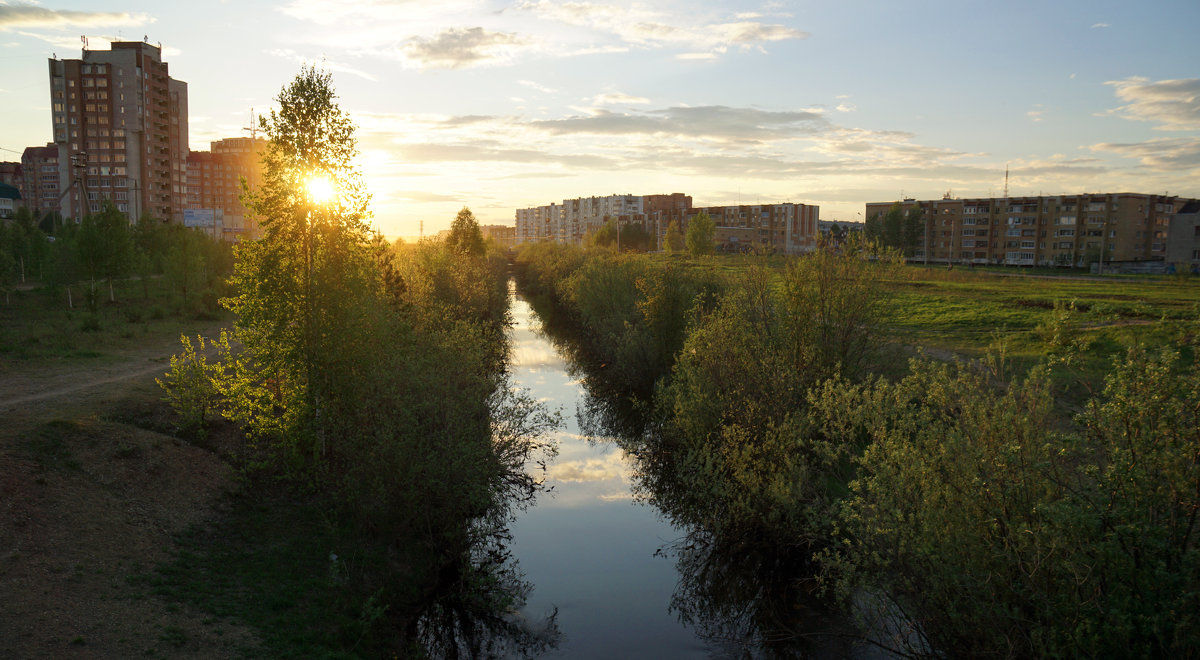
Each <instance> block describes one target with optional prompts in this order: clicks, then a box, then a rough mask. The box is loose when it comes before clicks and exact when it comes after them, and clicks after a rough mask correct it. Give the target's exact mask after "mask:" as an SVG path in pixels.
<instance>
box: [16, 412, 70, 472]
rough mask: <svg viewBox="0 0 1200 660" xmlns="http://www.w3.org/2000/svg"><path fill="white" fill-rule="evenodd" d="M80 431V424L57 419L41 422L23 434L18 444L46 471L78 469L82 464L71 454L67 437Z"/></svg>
mask: <svg viewBox="0 0 1200 660" xmlns="http://www.w3.org/2000/svg"><path fill="white" fill-rule="evenodd" d="M78 433H80V429H79V425H78V424H76V423H74V422H67V421H62V420H55V421H52V422H47V423H45V424H41V425H39V426H37V427H35V428H34V429H32V430H31V431H29V432H27V433H25V434H23V435H22V436H21V437H20V440H19V441H18V443H17V446H18V447H19V448H20V449H21V450H22V451H23V452H24V453H25V455H26V456H28V457H29V459H30V460H32V461H33V462H34V463H36V464H37V465H38V467H39V468H40V469H41V470H42V471H44V472H45V471H52V470H71V471H77V470H80V469H81V468H82V466H81V465H80V464H79V461H78V460H76V459H75V457H74V455H72V454H71V450H70V448H69V447H68V446H67V438H68V437H70V436H71V435H74V434H78Z"/></svg>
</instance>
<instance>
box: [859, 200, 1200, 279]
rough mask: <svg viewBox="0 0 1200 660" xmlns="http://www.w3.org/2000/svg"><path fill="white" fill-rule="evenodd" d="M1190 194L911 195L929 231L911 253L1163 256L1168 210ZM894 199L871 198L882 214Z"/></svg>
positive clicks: (946, 258)
mask: <svg viewBox="0 0 1200 660" xmlns="http://www.w3.org/2000/svg"><path fill="white" fill-rule="evenodd" d="M1188 201H1192V200H1187V199H1183V198H1180V197H1169V196H1165V195H1150V194H1141V193H1095V194H1079V195H1041V196H1037V197H1004V198H995V197H993V198H968V199H959V198H950V197H948V196H947V197H945V198H943V199H940V200H915V199H906V200H903V201H902V202H899V204H900V205H901V207H902V208H903V209H904V210H905V211H907V210H908V209H910V208H912V207H913V206H919V207H920V208H921V209H922V211H923V213H924V221H925V227H924V234H923V236H922V237H921V239H920V243H919V244H918V246H917V251H916V254H915V255H914V257H913V259H914V260H917V261H919V260H927V261H929V262H932V263H964V264H966V263H975V264H1008V265H1021V266H1034V265H1037V266H1051V265H1059V266H1084V265H1086V264H1089V263H1092V262H1095V261H1098V260H1100V259H1101V258H1103V260H1104V261H1105V262H1109V261H1138V260H1162V259H1165V258H1166V252H1167V232H1168V229H1169V225H1170V221H1171V217H1172V216H1173V215H1174V214H1175V213H1176V212H1177V211H1178V210H1179V209H1180V208H1182V207H1183V205H1184V204H1185V203H1186V202H1188ZM896 203H897V202H872V203H868V204H867V205H866V217H868V218H870V217H872V216H874V215H876V214H878V215H880V216H881V217H882V216H883V215H884V214H886V213H887V212H888V210H889V209H890V208H891V207H892V206H893V205H894V204H896Z"/></svg>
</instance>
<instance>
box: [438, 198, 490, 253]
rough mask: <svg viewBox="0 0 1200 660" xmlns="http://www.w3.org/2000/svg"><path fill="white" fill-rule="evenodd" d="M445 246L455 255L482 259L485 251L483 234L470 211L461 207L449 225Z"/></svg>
mask: <svg viewBox="0 0 1200 660" xmlns="http://www.w3.org/2000/svg"><path fill="white" fill-rule="evenodd" d="M446 246H447V247H449V248H450V251H451V252H454V253H456V254H468V255H473V256H476V257H482V256H483V255H484V253H485V252H486V251H487V247H486V246H485V245H484V242H483V233H482V232H481V231H480V230H479V223H478V222H477V221H476V220H475V215H474V214H473V213H471V209H469V208H467V207H465V206H464V207H463V208H462V210H461V211H459V212H458V215H457V216H455V217H454V222H453V223H451V224H450V236H449V237H447V238H446Z"/></svg>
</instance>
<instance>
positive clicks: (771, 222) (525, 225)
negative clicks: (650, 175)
mask: <svg viewBox="0 0 1200 660" xmlns="http://www.w3.org/2000/svg"><path fill="white" fill-rule="evenodd" d="M700 212H705V213H708V215H709V217H711V218H712V219H713V221H714V223H715V224H716V227H717V230H716V236H715V240H716V242H717V246H718V248H719V249H722V250H727V251H747V250H767V251H774V252H782V253H785V254H800V253H803V252H808V251H811V250H814V249H816V246H817V236H818V235H819V232H818V229H817V222H818V217H819V215H820V208H819V207H817V206H813V205H809V204H793V203H790V202H788V203H780V204H753V205H740V206H711V207H704V208H696V207H693V206H692V198H691V196H690V195H685V194H684V193H671V194H663V195H642V196H637V195H609V196H608V197H579V198H576V199H567V200H563V203H562V206H558V205H556V204H550V205H548V206H538V207H531V208H526V209H517V211H516V242H517V243H522V242H525V241H556V242H559V243H576V244H579V243H582V242H583V241H584V239H585V238H586V237H587V236H588V235H590V234H592V233H593V232H595V231H597V230H599V229H600V228H601V227H603V226H604V224H605V223H606V222H608V221H609V220H613V221H615V222H616V223H617V224H618V225H626V224H630V223H633V224H641V225H643V226H645V227H646V230H647V231H649V232H650V234H651V235H652V236H655V246H654V247H655V249H662V246H663V244H664V241H665V239H666V233H667V228H668V227H669V226H670V224H671V223H672V222H677V223H679V227H680V229H681V230H682V231H684V232H686V231H687V226H688V223H689V222H690V221H691V219H692V218H694V217H695V216H696V215H697V214H699V213H700Z"/></svg>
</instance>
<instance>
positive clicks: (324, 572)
mask: <svg viewBox="0 0 1200 660" xmlns="http://www.w3.org/2000/svg"><path fill="white" fill-rule="evenodd" d="M331 506H332V505H331V504H330V503H328V502H319V501H317V499H316V498H314V497H312V496H310V495H305V494H303V493H298V492H296V491H295V490H293V489H290V488H287V487H283V486H278V485H273V484H269V483H258V484H252V485H251V486H250V487H249V490H248V491H247V492H245V493H243V494H242V495H239V496H237V497H236V498H235V500H234V502H233V505H232V508H231V510H230V511H228V512H227V514H226V515H225V516H223V517H222V518H221V520H220V521H218V522H217V523H216V524H214V525H212V526H209V527H202V528H201V527H198V528H194V529H192V530H191V531H189V532H187V533H186V534H184V535H183V536H182V537H180V538H179V539H178V540H177V543H178V546H177V547H178V549H177V552H176V554H175V558H174V559H173V560H172V561H170V562H167V563H164V564H162V565H160V566H158V567H157V568H156V569H155V570H154V572H153V573H150V574H147V575H145V576H144V578H143V579H144V580H145V581H146V582H147V583H148V584H149V585H150V586H151V587H152V588H153V590H154V591H155V593H156V594H157V595H158V596H160V597H163V598H164V599H166V600H168V601H173V602H183V603H189V604H191V605H193V606H195V607H197V608H199V609H200V610H201V611H203V612H205V613H207V614H209V615H211V618H210V619H209V620H211V621H214V622H215V621H218V620H221V619H233V620H236V621H239V622H241V623H244V624H247V625H249V626H251V627H253V628H254V629H255V630H257V631H258V633H259V635H260V637H261V639H262V647H261V648H248V649H244V651H243V652H244V654H245V655H246V657H256V658H257V657H275V658H358V657H373V656H376V655H379V654H380V652H381V649H379V648H373V647H372V646H371V645H370V644H371V643H373V642H372V639H371V638H370V637H369V636H366V635H364V633H366V632H369V631H368V630H367V629H366V628H367V626H368V623H367V622H364V621H363V620H362V617H361V613H362V612H363V606H364V602H365V601H364V599H363V598H362V596H361V595H360V594H359V591H358V590H357V589H356V587H355V586H354V585H352V584H347V583H346V580H345V579H343V577H342V575H343V571H344V570H345V569H344V567H345V563H346V562H351V563H354V562H358V561H363V560H364V557H363V555H364V553H369V552H372V551H371V550H364V549H363V548H361V547H356V544H353V543H351V542H350V541H351V539H348V538H347V536H346V534H345V530H344V529H342V528H341V527H340V526H339V525H337V524H336V522H333V521H331V520H330V519H329V518H328V517H327V515H326V514H325V512H326V511H327V510H329V508H330V507H331ZM332 555H337V556H338V558H339V559H338V560H337V561H334V560H332V559H331V556H332ZM343 558H349V559H343ZM339 562H341V563H340V564H339ZM364 640H365V641H366V642H367V643H366V644H365V645H364Z"/></svg>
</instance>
